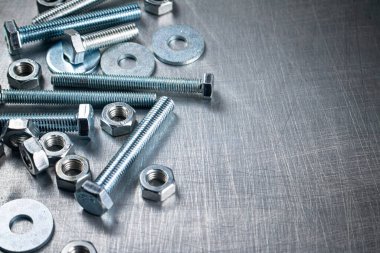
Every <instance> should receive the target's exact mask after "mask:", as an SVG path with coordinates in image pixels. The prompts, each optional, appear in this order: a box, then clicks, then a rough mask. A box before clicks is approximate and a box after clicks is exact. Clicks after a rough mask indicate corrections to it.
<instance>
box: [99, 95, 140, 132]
mask: <svg viewBox="0 0 380 253" xmlns="http://www.w3.org/2000/svg"><path fill="white" fill-rule="evenodd" d="M136 123H137V121H136V111H135V110H134V109H133V108H132V107H131V106H129V105H128V104H126V103H123V102H116V103H112V104H108V105H106V106H105V107H104V108H103V111H102V118H101V120H100V125H101V127H102V129H103V130H104V131H106V132H107V133H108V134H110V135H111V136H121V135H125V134H129V133H131V132H132V130H133V129H134V127H135V126H136Z"/></svg>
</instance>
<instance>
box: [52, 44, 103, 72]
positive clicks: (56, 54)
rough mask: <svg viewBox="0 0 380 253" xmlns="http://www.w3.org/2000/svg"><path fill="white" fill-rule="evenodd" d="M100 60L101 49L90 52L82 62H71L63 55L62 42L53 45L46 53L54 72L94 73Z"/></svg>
mask: <svg viewBox="0 0 380 253" xmlns="http://www.w3.org/2000/svg"><path fill="white" fill-rule="evenodd" d="M99 61H100V51H99V50H93V51H91V52H88V53H87V54H86V56H85V58H84V62H83V63H81V64H75V65H74V64H71V63H69V62H68V61H66V60H65V58H64V55H63V48H62V42H61V41H60V42H58V43H56V44H55V45H53V46H52V47H51V48H50V49H49V51H48V52H47V55H46V62H47V65H48V67H49V70H50V71H51V72H52V73H60V72H69V73H92V72H94V71H95V70H96V68H97V67H98V64H99Z"/></svg>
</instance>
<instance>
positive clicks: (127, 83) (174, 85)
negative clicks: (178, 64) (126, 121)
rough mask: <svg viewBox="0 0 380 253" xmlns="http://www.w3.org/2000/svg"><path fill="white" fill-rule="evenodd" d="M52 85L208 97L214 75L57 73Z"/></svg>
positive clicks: (52, 78)
mask: <svg viewBox="0 0 380 253" xmlns="http://www.w3.org/2000/svg"><path fill="white" fill-rule="evenodd" d="M51 83H52V84H53V85H54V87H62V88H85V89H97V90H149V91H155V92H158V91H168V92H178V93H182V94H200V95H201V96H202V97H203V98H207V99H210V98H211V97H212V91H213V86H214V75H213V74H209V73H206V74H204V75H203V78H202V79H185V78H167V77H138V76H118V75H96V74H91V75H88V74H72V73H57V74H53V75H52V77H51Z"/></svg>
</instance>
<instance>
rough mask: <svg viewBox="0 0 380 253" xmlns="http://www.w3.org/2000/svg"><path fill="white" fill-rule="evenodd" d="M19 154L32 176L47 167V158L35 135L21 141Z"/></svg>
mask: <svg viewBox="0 0 380 253" xmlns="http://www.w3.org/2000/svg"><path fill="white" fill-rule="evenodd" d="M20 155H21V158H22V161H23V162H24V164H25V166H26V168H27V169H28V171H29V172H30V174H32V175H34V176H35V175H38V174H40V173H41V172H43V171H45V170H46V169H48V168H49V159H48V157H47V155H46V153H45V150H44V149H43V148H42V146H41V144H40V143H39V141H38V139H37V138H35V137H32V138H29V139H27V140H25V141H24V142H23V143H21V145H20Z"/></svg>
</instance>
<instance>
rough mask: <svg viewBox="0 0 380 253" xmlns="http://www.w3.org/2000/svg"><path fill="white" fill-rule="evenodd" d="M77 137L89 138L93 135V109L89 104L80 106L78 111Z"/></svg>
mask: <svg viewBox="0 0 380 253" xmlns="http://www.w3.org/2000/svg"><path fill="white" fill-rule="evenodd" d="M77 119H78V135H79V136H80V137H89V138H91V137H92V135H93V133H94V109H93V108H92V106H91V105H90V104H81V105H79V109H78V115H77Z"/></svg>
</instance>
